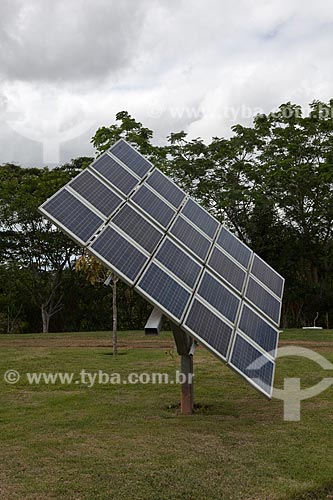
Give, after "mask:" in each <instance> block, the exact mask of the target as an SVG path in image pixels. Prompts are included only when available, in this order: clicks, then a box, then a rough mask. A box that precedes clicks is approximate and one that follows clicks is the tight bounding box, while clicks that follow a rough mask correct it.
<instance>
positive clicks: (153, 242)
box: [112, 204, 163, 253]
mask: <svg viewBox="0 0 333 500" xmlns="http://www.w3.org/2000/svg"><path fill="white" fill-rule="evenodd" d="M112 222H113V224H115V225H116V226H117V227H119V229H121V230H122V231H124V233H126V234H127V235H128V236H129V237H130V238H132V239H133V240H134V241H136V243H138V244H139V245H140V246H141V247H142V248H144V249H145V250H146V251H147V252H149V253H152V252H153V251H154V250H155V248H156V247H157V245H158V243H159V242H160V240H161V239H162V237H163V233H162V232H161V231H159V230H158V229H157V228H156V227H154V226H153V224H152V223H151V222H149V221H148V220H147V219H146V218H145V217H143V215H141V214H139V213H138V212H137V211H136V210H135V209H134V208H133V207H131V206H130V205H128V204H127V205H124V206H123V207H122V208H121V209H120V210H119V212H118V213H117V214H116V215H115V216H114V217H113V218H112Z"/></svg>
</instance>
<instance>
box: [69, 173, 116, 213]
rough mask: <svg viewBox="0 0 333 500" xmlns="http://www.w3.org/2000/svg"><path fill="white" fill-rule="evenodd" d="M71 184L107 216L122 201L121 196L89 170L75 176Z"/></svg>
mask: <svg viewBox="0 0 333 500" xmlns="http://www.w3.org/2000/svg"><path fill="white" fill-rule="evenodd" d="M69 185H70V187H71V188H72V189H74V190H75V191H76V192H77V193H79V194H80V195H81V196H82V197H83V198H85V199H86V200H87V201H89V203H91V204H92V205H93V206H94V207H95V208H97V210H99V211H100V212H101V213H102V214H103V215H105V216H106V217H109V216H110V215H111V214H112V213H113V212H114V211H115V210H116V208H118V207H119V206H120V205H121V203H122V199H121V198H120V196H118V195H116V194H115V193H114V192H113V191H111V189H109V188H108V187H106V186H105V185H104V184H103V183H102V182H101V181H99V180H98V179H96V177H95V176H93V175H92V174H91V173H90V172H88V170H85V171H84V172H83V173H82V174H81V175H78V176H77V177H75V179H73V180H72V181H71V182H70V183H69Z"/></svg>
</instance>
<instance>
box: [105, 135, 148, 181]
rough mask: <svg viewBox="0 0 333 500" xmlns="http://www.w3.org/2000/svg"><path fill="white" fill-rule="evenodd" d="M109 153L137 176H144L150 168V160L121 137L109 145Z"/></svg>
mask: <svg viewBox="0 0 333 500" xmlns="http://www.w3.org/2000/svg"><path fill="white" fill-rule="evenodd" d="M110 153H112V154H113V155H114V156H116V157H117V158H118V159H119V160H120V161H122V162H123V163H124V165H126V166H127V167H128V168H130V169H131V170H132V171H133V172H134V173H135V174H136V175H138V176H139V177H144V176H145V175H146V173H147V172H148V171H149V170H150V169H151V168H152V164H151V163H150V162H148V161H147V160H146V159H145V158H144V157H143V156H141V154H140V153H138V152H137V151H136V150H135V149H134V148H132V146H130V145H129V144H127V143H126V142H125V141H124V140H122V139H121V140H120V141H118V142H117V143H116V144H115V145H114V146H112V147H111V149H110Z"/></svg>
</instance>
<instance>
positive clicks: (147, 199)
mask: <svg viewBox="0 0 333 500" xmlns="http://www.w3.org/2000/svg"><path fill="white" fill-rule="evenodd" d="M132 200H133V201H134V202H135V203H136V204H137V206H138V207H140V208H141V209H142V210H144V211H145V212H146V213H147V214H148V215H150V216H151V217H152V218H153V219H154V220H155V221H157V222H158V223H159V224H161V226H163V227H164V228H166V227H167V226H168V225H169V224H170V222H171V220H172V219H173V217H174V215H175V211H174V210H173V209H172V208H171V207H169V205H167V204H166V203H164V201H163V200H161V198H160V197H159V196H157V195H156V194H155V193H153V192H152V191H151V190H150V189H148V188H147V187H146V186H145V185H142V186H141V187H140V188H139V189H138V190H137V191H136V193H134V195H133V196H132Z"/></svg>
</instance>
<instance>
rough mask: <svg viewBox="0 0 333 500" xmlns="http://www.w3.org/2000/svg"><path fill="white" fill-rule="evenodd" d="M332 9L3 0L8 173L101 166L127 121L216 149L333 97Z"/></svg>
mask: <svg viewBox="0 0 333 500" xmlns="http://www.w3.org/2000/svg"><path fill="white" fill-rule="evenodd" d="M332 49H333V4H332V0H316V2H314V1H313V0H205V1H203V0H94V1H93V0H1V1H0V51H1V53H0V163H3V162H16V163H19V164H22V165H36V166H42V165H45V164H50V165H51V164H55V163H63V162H65V161H68V160H70V159H71V158H75V157H77V156H83V155H93V150H92V148H91V146H90V139H91V137H92V135H93V134H94V132H95V131H96V129H97V128H98V127H100V126H102V125H109V124H111V123H113V122H114V118H115V114H116V113H117V112H118V111H122V110H127V111H128V112H129V113H130V114H132V116H134V117H135V118H136V119H138V120H140V121H141V122H142V123H143V124H144V125H145V126H148V127H149V128H151V129H152V130H153V131H154V132H155V138H154V141H155V142H156V143H163V142H164V141H165V137H166V136H167V135H168V134H169V133H170V132H177V131H180V130H182V129H184V130H186V131H187V132H188V133H189V136H190V137H199V136H200V137H202V138H204V139H205V140H206V141H210V139H211V137H212V136H219V137H221V136H230V133H231V132H230V127H231V125H233V124H235V123H242V124H244V125H248V124H250V123H251V121H252V116H253V115H254V114H256V113H257V112H260V111H263V112H269V111H271V110H272V109H275V108H276V107H277V106H278V105H280V104H281V103H284V102H287V101H293V102H296V103H298V104H301V105H303V106H304V107H306V105H307V104H308V103H309V102H310V101H312V100H313V99H320V100H325V101H328V100H329V99H330V98H332V97H333V63H332V52H333V51H332Z"/></svg>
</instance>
